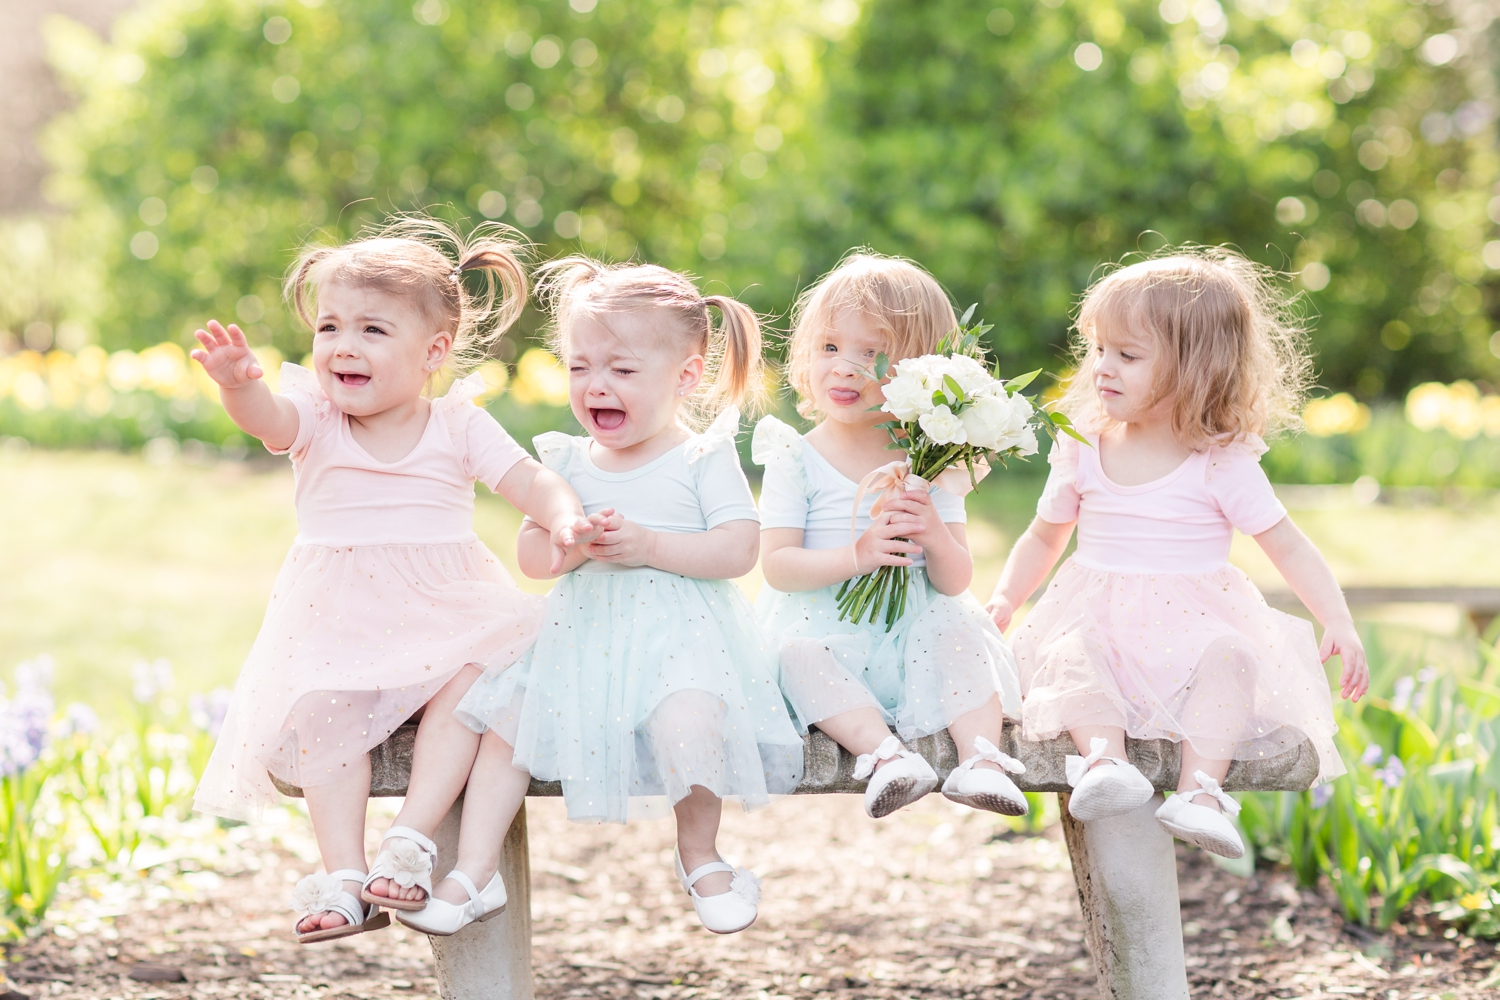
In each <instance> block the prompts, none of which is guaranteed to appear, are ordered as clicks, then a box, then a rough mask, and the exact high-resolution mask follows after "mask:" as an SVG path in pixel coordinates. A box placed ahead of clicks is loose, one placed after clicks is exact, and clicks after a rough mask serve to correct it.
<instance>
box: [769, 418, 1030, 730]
mask: <svg viewBox="0 0 1500 1000" xmlns="http://www.w3.org/2000/svg"><path fill="white" fill-rule="evenodd" d="M751 452H752V456H753V457H754V459H755V462H756V463H757V464H759V465H763V466H765V467H766V473H765V478H764V480H763V481H762V483H761V494H760V513H761V527H762V529H765V528H798V529H800V530H801V531H802V532H803V541H802V544H803V547H805V548H809V549H831V548H839V547H842V546H845V545H848V544H849V542H850V530H849V524H850V515H851V514H852V513H853V510H852V508H853V504H854V498H855V495H856V493H857V485H856V484H855V483H853V482H851V481H850V480H849V479H848V478H847V477H845V476H844V475H842V474H841V473H840V472H839V471H838V470H837V469H835V468H834V467H833V466H832V465H830V464H829V463H828V460H827V459H825V458H823V456H821V455H819V454H818V451H817V449H815V448H813V447H812V446H811V445H809V444H808V443H807V442H806V441H805V440H804V439H803V437H802V435H801V434H799V433H797V431H796V430H795V429H794V428H792V427H790V426H788V425H787V424H785V423H783V422H781V421H780V420H777V419H776V418H775V417H763V418H761V421H760V423H758V424H757V425H756V427H755V437H754V439H753V440H752V443H751ZM874 500H875V497H874V496H866V497H865V498H864V500H863V502H862V503H861V505H860V512H859V517H858V518H857V520H856V524H855V530H856V531H857V532H862V531H864V530H865V529H866V528H868V527H869V526H870V507H871V505H872V504H873V503H874ZM932 500H933V504H934V506H936V507H937V510H938V514H939V515H940V516H941V517H942V519H943V521H944V522H945V523H952V522H962V521H963V520H964V519H965V518H964V505H963V498H962V497H957V496H954V495H953V494H951V493H947V492H945V491H944V490H942V489H941V488H936V487H935V488H934V489H933V491H932ZM911 579H912V589H911V593H910V600H909V603H908V605H907V610H906V613H905V614H903V615H902V616H901V617H900V618H899V619H897V621H896V623H895V625H894V626H893V627H892V628H891V629H890V631H886V628H885V622H884V621H877V622H875V623H868V622H863V623H855V622H849V621H841V620H840V619H839V611H838V598H837V596H836V595H837V593H838V587H837V586H833V587H825V588H823V589H821V590H811V591H805V592H802V593H795V594H786V593H782V592H780V591H778V590H775V589H773V588H772V587H770V586H766V587H763V588H762V589H761V592H760V597H759V598H757V600H756V602H755V612H756V616H757V618H758V619H759V620H760V623H761V626H762V627H763V628H764V629H765V630H766V631H767V632H769V633H770V634H771V636H772V637H773V638H774V639H775V641H776V646H777V653H778V656H779V659H780V664H781V684H782V690H783V691H784V692H785V694H786V697H787V700H788V702H789V703H790V704H791V706H792V708H793V710H794V712H795V715H796V722H797V725H798V728H799V729H800V730H802V731H803V732H805V731H806V729H807V727H808V726H810V725H816V724H817V723H819V722H821V721H822V720H824V719H827V718H830V717H832V716H834V715H838V714H840V713H841V712H847V711H849V710H850V709H855V708H861V707H867V706H872V707H874V708H877V709H879V710H880V712H881V713H882V715H884V717H885V720H886V722H887V724H889V725H891V726H894V727H895V729H896V732H897V733H899V734H900V735H901V737H902V738H903V739H914V738H916V737H918V736H927V735H929V734H931V733H935V732H937V731H938V730H940V729H945V728H947V726H948V724H949V723H951V722H952V721H953V720H954V719H956V718H958V717H959V716H961V715H964V714H966V713H968V712H972V711H973V710H974V709H976V708H979V707H980V706H981V705H983V704H984V703H985V702H986V701H988V700H989V699H990V698H991V697H993V696H995V695H999V697H1000V705H1001V708H1002V709H1003V710H1004V711H1005V714H1006V716H1007V717H1010V718H1019V717H1020V714H1021V688H1020V683H1019V681H1018V679H1017V675H1016V664H1015V658H1014V657H1013V656H1012V655H1011V651H1010V647H1009V646H1008V645H1006V642H1005V639H1004V637H1003V636H1001V634H1000V631H999V630H998V629H997V628H995V623H994V622H993V621H992V620H991V619H990V616H989V615H988V614H986V613H985V610H984V608H983V607H981V606H980V604H979V602H978V601H976V600H975V599H974V596H973V595H972V594H970V593H969V592H968V591H965V592H964V593H962V594H960V595H958V596H957V597H949V596H947V595H945V594H942V593H939V592H938V591H937V590H935V589H934V588H933V587H932V585H931V584H930V583H929V582H928V580H927V571H926V569H925V564H924V563H923V562H922V560H921V557H920V556H919V557H918V558H917V565H916V566H914V567H912V572H911Z"/></svg>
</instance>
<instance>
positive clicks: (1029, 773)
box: [276, 723, 1318, 797]
mask: <svg viewBox="0 0 1500 1000" xmlns="http://www.w3.org/2000/svg"><path fill="white" fill-rule="evenodd" d="M416 735H417V727H416V726H415V725H405V726H402V727H401V728H399V729H397V730H396V731H395V732H394V733H392V734H391V737H390V739H388V740H386V741H385V742H384V743H382V744H380V745H379V746H378V747H376V748H375V749H374V750H371V751H370V794H371V795H375V796H400V795H405V794H406V783H407V778H408V777H409V776H410V774H411V754H412V746H413V744H414V743H415V741H416ZM911 748H912V749H913V750H915V751H916V752H917V753H920V754H921V755H922V756H923V757H925V758H927V761H928V763H930V764H931V765H932V767H933V770H935V771H937V773H938V777H939V778H946V777H947V776H948V772H949V771H951V770H953V769H954V768H955V767H957V766H958V765H959V763H960V759H959V756H958V751H957V750H956V749H955V747H954V746H953V738H952V737H951V736H949V735H948V733H947V731H946V730H945V731H943V732H940V733H935V734H934V735H932V736H924V737H922V738H921V739H918V740H913V741H911ZM1000 749H1001V750H1003V751H1005V752H1006V753H1008V754H1010V755H1011V756H1012V757H1015V758H1016V759H1017V760H1019V761H1021V763H1023V764H1025V765H1026V773H1025V774H1020V775H1015V776H1014V777H1015V781H1016V784H1017V785H1019V786H1020V787H1021V789H1022V790H1023V791H1027V792H1066V791H1068V782H1067V778H1066V776H1065V774H1064V764H1063V758H1064V757H1066V756H1068V755H1069V754H1075V753H1077V750H1076V749H1075V748H1074V746H1073V741H1072V740H1071V739H1069V738H1068V737H1067V736H1059V737H1058V738H1056V739H1053V740H1047V741H1046V742H1040V743H1038V742H1032V741H1029V740H1023V739H1021V738H1020V734H1019V732H1018V729H1017V727H1016V726H1015V725H1014V724H1013V723H1007V724H1006V726H1005V732H1004V735H1003V736H1002V737H1001V742H1000ZM802 752H803V778H802V784H800V785H798V786H797V791H796V794H798V795H818V794H826V793H836V792H854V793H857V792H863V791H864V790H865V783H864V782H863V781H860V780H857V779H856V778H855V777H854V755H853V754H851V753H849V752H848V751H847V750H845V749H843V748H842V747H840V746H839V745H838V744H837V743H835V742H834V741H833V740H832V739H831V738H830V737H829V736H827V735H826V734H824V733H822V732H819V731H818V730H816V729H814V730H812V731H811V732H810V733H809V734H808V736H807V739H806V740H805V741H804V742H803V751H802ZM1126 753H1127V754H1128V756H1129V757H1130V762H1131V763H1132V764H1134V765H1135V766H1136V767H1138V768H1140V770H1141V773H1142V774H1144V775H1145V776H1146V777H1147V778H1149V779H1150V780H1151V783H1152V784H1153V785H1155V786H1156V787H1157V788H1158V789H1161V790H1163V791H1167V790H1170V789H1174V788H1176V787H1177V773H1178V771H1179V770H1180V769H1181V767H1182V747H1181V745H1180V744H1177V743H1174V742H1172V741H1171V740H1128V741H1127V746H1126ZM1317 775H1318V754H1317V751H1316V750H1314V749H1313V746H1312V744H1311V743H1307V742H1304V743H1302V744H1301V745H1300V746H1298V747H1296V748H1295V749H1293V750H1289V751H1287V752H1286V753H1283V754H1279V755H1277V756H1275V757H1267V758H1265V759H1264V760H1239V761H1235V762H1234V763H1233V764H1232V765H1231V766H1230V768H1229V775H1228V777H1227V778H1226V779H1225V781H1224V787H1225V788H1226V789H1228V790H1229V791H1233V792H1248V791H1278V790H1283V791H1302V790H1303V789H1306V788H1309V787H1311V786H1312V783H1313V779H1314V778H1316V777H1317ZM276 787H277V789H279V790H280V791H281V793H282V794H283V795H291V796H299V797H300V796H301V794H302V790H301V789H299V788H296V787H294V786H292V785H288V784H285V783H283V782H281V781H279V780H278V781H276ZM528 794H530V795H535V796H543V797H547V796H552V797H558V796H561V795H562V783H561V782H557V781H537V780H536V779H532V782H531V791H530V792H529V793H528Z"/></svg>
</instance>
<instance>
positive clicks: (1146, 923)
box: [1058, 795, 1188, 1000]
mask: <svg viewBox="0 0 1500 1000" xmlns="http://www.w3.org/2000/svg"><path fill="white" fill-rule="evenodd" d="M1058 800H1059V802H1060V803H1061V805H1062V819H1063V834H1064V836H1065V837H1066V838H1067V841H1068V854H1069V855H1070V856H1071V857H1072V859H1073V878H1074V880H1075V881H1076V882H1077V883H1078V902H1079V903H1080V904H1081V905H1082V907H1083V920H1084V925H1085V933H1086V934H1087V935H1088V945H1089V953H1090V954H1091V955H1092V956H1093V959H1094V971H1095V972H1096V973H1098V976H1099V987H1100V991H1101V995H1102V996H1104V997H1108V998H1110V1000H1188V984H1187V962H1186V960H1185V958H1184V955H1183V951H1182V911H1181V909H1180V908H1179V907H1178V902H1177V854H1176V851H1175V850H1174V849H1173V847H1172V837H1171V835H1170V834H1168V833H1167V831H1165V830H1163V829H1162V828H1161V824H1159V823H1157V822H1156V815H1155V814H1156V810H1157V808H1158V807H1160V806H1161V803H1162V797H1161V795H1157V796H1156V797H1154V798H1153V799H1152V800H1151V801H1150V802H1148V803H1146V804H1145V805H1143V806H1141V807H1140V808H1139V809H1136V810H1134V811H1133V812H1128V813H1125V814H1124V815H1122V816H1111V817H1110V818H1108V819H1099V820H1094V821H1093V822H1092V823H1080V822H1078V821H1077V820H1075V819H1074V818H1073V817H1072V816H1071V815H1070V814H1069V813H1068V797H1067V795H1059V796H1058Z"/></svg>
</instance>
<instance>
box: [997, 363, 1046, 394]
mask: <svg viewBox="0 0 1500 1000" xmlns="http://www.w3.org/2000/svg"><path fill="white" fill-rule="evenodd" d="M1041 373H1042V370H1041V369H1040V368H1038V369H1036V370H1035V371H1029V372H1027V373H1026V374H1025V375H1017V376H1016V377H1015V378H1013V379H1007V380H1006V383H1005V391H1006V392H1008V393H1010V394H1011V395H1012V396H1014V395H1015V394H1016V393H1018V392H1020V391H1021V390H1022V389H1024V388H1026V387H1027V386H1028V385H1030V384H1031V382H1032V380H1033V379H1035V378H1036V377H1037V376H1038V375H1040V374H1041Z"/></svg>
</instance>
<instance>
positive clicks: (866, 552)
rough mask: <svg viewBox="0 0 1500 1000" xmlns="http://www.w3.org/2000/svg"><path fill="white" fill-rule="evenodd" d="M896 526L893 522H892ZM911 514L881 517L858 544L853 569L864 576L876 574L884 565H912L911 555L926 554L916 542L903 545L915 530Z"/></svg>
mask: <svg viewBox="0 0 1500 1000" xmlns="http://www.w3.org/2000/svg"><path fill="white" fill-rule="evenodd" d="M893 521H894V522H895V523H892V522H893ZM915 526H916V525H915V523H914V521H913V519H912V516H911V515H910V514H906V513H904V512H896V513H895V514H894V515H893V513H892V512H891V511H887V510H882V511H881V512H880V516H879V517H877V518H876V519H875V520H874V521H872V522H871V523H870V526H869V527H868V528H866V529H865V531H864V534H862V535H860V536H859V540H858V541H856V542H855V543H854V561H855V563H856V565H855V566H854V567H853V568H854V569H856V570H857V571H858V572H856V573H855V574H854V575H855V576H858V575H859V574H860V573H873V572H875V570H876V568H877V567H880V566H910V565H911V564H912V560H911V559H910V558H908V556H912V555H916V554H918V553H920V552H921V551H922V546H920V545H916V544H914V543H912V542H900V541H897V540H896V539H898V538H904V537H906V536H907V534H908V533H910V532H911V530H912V528H913V527H915Z"/></svg>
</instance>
